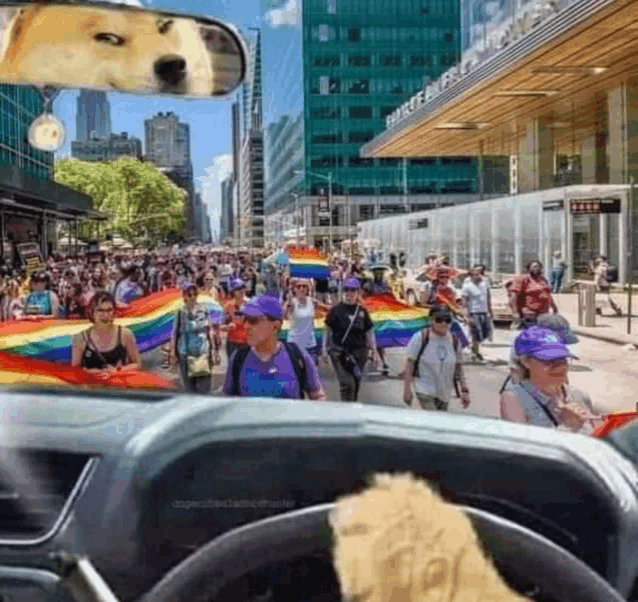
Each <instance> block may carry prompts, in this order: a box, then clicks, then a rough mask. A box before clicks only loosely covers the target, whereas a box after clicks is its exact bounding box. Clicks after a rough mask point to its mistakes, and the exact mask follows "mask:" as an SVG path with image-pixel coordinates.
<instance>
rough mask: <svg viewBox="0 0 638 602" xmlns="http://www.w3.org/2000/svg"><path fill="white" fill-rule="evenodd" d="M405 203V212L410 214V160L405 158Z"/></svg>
mask: <svg viewBox="0 0 638 602" xmlns="http://www.w3.org/2000/svg"><path fill="white" fill-rule="evenodd" d="M403 202H404V203H405V212H406V213H410V202H409V200H408V160H407V159H406V158H405V157H403Z"/></svg>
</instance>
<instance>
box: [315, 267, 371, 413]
mask: <svg viewBox="0 0 638 602" xmlns="http://www.w3.org/2000/svg"><path fill="white" fill-rule="evenodd" d="M360 292H361V284H360V282H359V280H357V279H356V278H348V279H347V280H346V281H345V282H344V296H345V301H344V302H342V303H338V304H337V305H335V306H333V307H332V308H331V309H330V311H329V312H328V315H327V316H326V320H325V328H324V335H323V354H322V355H323V357H324V358H326V357H330V360H331V361H332V365H333V367H334V369H335V372H336V373H337V378H338V379H339V390H340V393H341V401H357V398H358V396H359V389H360V387H361V379H362V376H363V370H364V368H365V365H366V362H367V361H368V354H369V353H372V356H373V357H374V360H375V363H377V364H379V362H380V360H379V355H378V353H377V350H376V348H377V344H376V338H375V336H374V325H373V323H372V318H371V317H370V314H369V313H368V310H367V309H366V308H365V307H364V306H363V305H362V304H361V299H360Z"/></svg>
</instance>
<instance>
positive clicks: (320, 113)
mask: <svg viewBox="0 0 638 602" xmlns="http://www.w3.org/2000/svg"><path fill="white" fill-rule="evenodd" d="M310 116H311V117H312V118H314V119H338V118H339V109H332V108H327V107H321V108H319V109H313V110H312V111H310Z"/></svg>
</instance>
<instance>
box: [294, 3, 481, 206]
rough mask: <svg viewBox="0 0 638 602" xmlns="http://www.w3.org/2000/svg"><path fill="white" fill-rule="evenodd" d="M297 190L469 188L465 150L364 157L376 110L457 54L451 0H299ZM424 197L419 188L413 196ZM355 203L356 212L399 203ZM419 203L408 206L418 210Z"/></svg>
mask: <svg viewBox="0 0 638 602" xmlns="http://www.w3.org/2000/svg"><path fill="white" fill-rule="evenodd" d="M302 26H303V72H304V97H305V101H304V122H305V135H304V139H305V140H304V162H305V168H306V171H307V177H306V189H307V191H308V192H309V193H310V194H312V195H317V194H320V190H321V189H323V190H325V188H326V181H325V179H323V178H315V177H314V176H313V175H312V174H311V172H314V173H319V174H322V175H325V176H327V175H328V173H331V174H332V181H333V193H334V194H335V195H348V196H350V197H368V198H370V197H375V196H376V197H378V196H392V195H394V196H397V195H406V196H407V195H441V194H450V193H456V194H457V195H458V194H459V193H466V194H471V193H477V192H478V162H477V161H476V159H474V158H466V157H446V158H435V157H431V158H423V159H411V160H408V161H407V162H406V164H405V165H404V163H403V161H401V160H399V159H364V158H361V157H360V156H359V151H360V148H361V146H362V144H363V143H365V142H367V141H369V140H372V138H373V137H374V136H375V135H376V134H379V133H380V132H382V131H383V130H384V129H385V118H386V116H387V115H389V114H390V113H392V112H393V111H395V110H396V109H397V107H399V105H401V104H402V103H403V102H405V101H407V100H408V99H410V97H412V96H413V95H414V94H415V93H416V92H417V91H418V90H420V89H422V88H423V86H424V84H426V83H428V82H429V81H434V80H436V79H437V78H438V76H439V75H440V74H442V73H443V72H444V71H446V70H447V69H448V68H449V67H451V66H452V65H454V64H455V63H457V62H458V60H459V59H460V55H461V35H460V34H461V30H460V5H459V2H458V1H457V0H304V2H303V13H302ZM421 198H425V199H427V197H421ZM362 201H363V199H361V200H359V201H356V200H355V202H356V203H357V204H358V205H359V216H358V219H366V218H369V217H372V216H373V214H374V216H375V217H376V214H377V213H380V214H387V213H393V212H400V211H403V210H405V205H402V204H401V203H394V204H391V205H386V206H384V205H383V204H380V205H379V209H378V211H375V207H374V205H369V206H367V205H364V204H362ZM426 208H429V205H428V204H427V203H426V204H425V205H423V206H422V205H421V203H420V201H419V204H417V205H416V206H414V205H413V206H412V209H413V210H415V209H426Z"/></svg>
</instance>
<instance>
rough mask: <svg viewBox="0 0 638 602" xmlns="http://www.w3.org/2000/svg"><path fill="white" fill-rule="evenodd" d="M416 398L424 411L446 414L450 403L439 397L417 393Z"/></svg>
mask: <svg viewBox="0 0 638 602" xmlns="http://www.w3.org/2000/svg"><path fill="white" fill-rule="evenodd" d="M416 398H417V400H418V402H419V403H420V404H421V409H422V410H438V411H439V412H446V411H447V406H448V402H447V401H443V400H442V399H440V398H439V397H435V396H434V395H426V394H424V393H417V394H416Z"/></svg>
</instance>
